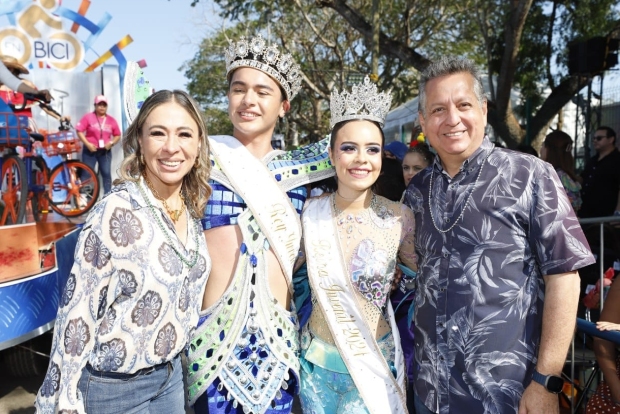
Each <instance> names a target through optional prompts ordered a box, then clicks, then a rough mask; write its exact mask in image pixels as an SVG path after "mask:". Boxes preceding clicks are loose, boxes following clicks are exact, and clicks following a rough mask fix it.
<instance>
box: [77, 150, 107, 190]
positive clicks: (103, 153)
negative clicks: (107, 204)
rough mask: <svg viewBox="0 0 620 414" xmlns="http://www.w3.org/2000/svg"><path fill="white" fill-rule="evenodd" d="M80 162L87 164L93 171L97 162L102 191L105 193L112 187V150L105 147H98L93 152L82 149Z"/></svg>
mask: <svg viewBox="0 0 620 414" xmlns="http://www.w3.org/2000/svg"><path fill="white" fill-rule="evenodd" d="M82 162H83V163H84V164H86V165H88V166H89V167H90V168H92V169H93V171H97V169H96V168H95V167H96V166H97V164H99V174H101V180H102V181H103V191H104V194H107V193H109V192H110V190H111V189H112V171H111V169H112V151H111V150H106V149H105V148H99V149H97V150H96V151H95V152H90V151H89V150H88V149H87V148H84V150H83V151H82Z"/></svg>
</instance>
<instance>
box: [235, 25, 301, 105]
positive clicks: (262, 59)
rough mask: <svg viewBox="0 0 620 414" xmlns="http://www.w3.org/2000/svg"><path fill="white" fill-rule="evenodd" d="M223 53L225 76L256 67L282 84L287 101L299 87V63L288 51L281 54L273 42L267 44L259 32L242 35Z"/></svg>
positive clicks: (295, 93)
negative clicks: (249, 36)
mask: <svg viewBox="0 0 620 414" xmlns="http://www.w3.org/2000/svg"><path fill="white" fill-rule="evenodd" d="M224 54H225V58H226V76H228V75H229V74H230V73H231V72H232V71H234V70H235V69H238V68H244V67H245V68H253V69H258V70H260V71H262V72H265V73H266V74H267V75H269V76H271V77H272V78H273V79H275V80H276V82H278V83H279V84H280V86H282V88H283V89H284V92H285V93H286V98H287V99H288V100H289V101H290V100H292V99H293V98H294V97H295V95H297V92H299V89H301V69H300V68H299V65H298V64H297V63H295V61H294V60H293V57H292V56H291V55H290V54H289V53H287V54H284V55H282V54H281V53H280V50H278V46H276V45H275V44H273V45H267V42H266V41H265V39H263V36H261V35H260V34H259V35H257V36H256V37H254V38H252V39H246V38H245V36H242V37H241V38H240V39H239V41H238V42H236V43H234V42H231V43H230V45H229V46H228V48H227V49H226V51H225V53H224Z"/></svg>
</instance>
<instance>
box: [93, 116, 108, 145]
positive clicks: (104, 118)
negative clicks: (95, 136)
mask: <svg viewBox="0 0 620 414" xmlns="http://www.w3.org/2000/svg"><path fill="white" fill-rule="evenodd" d="M95 115H96V114H95ZM95 117H96V118H97V123H98V124H99V139H103V127H104V126H105V121H106V120H107V119H108V117H107V116H105V115H104V117H103V124H102V123H101V122H100V121H99V115H96V116H95Z"/></svg>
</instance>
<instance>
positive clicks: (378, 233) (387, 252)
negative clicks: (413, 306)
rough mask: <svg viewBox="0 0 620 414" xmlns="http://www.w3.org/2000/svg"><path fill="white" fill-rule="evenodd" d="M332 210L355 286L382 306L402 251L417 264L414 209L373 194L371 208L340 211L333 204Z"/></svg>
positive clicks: (408, 261)
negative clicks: (414, 242)
mask: <svg viewBox="0 0 620 414" xmlns="http://www.w3.org/2000/svg"><path fill="white" fill-rule="evenodd" d="M333 197H334V196H333V195H332V200H333ZM332 209H333V212H334V224H335V226H336V229H337V233H338V236H339V239H340V247H341V251H342V253H343V256H344V257H343V259H344V261H345V264H346V266H347V269H348V270H349V275H350V278H351V282H352V284H353V286H355V287H356V288H357V290H358V292H359V293H360V294H361V295H362V296H363V297H364V298H365V299H366V300H368V301H369V302H371V303H373V304H374V305H375V306H376V307H377V308H379V309H383V308H384V307H385V304H386V302H387V299H388V297H389V293H390V289H391V285H392V280H393V279H394V270H395V268H396V260H397V256H398V254H399V250H401V252H400V253H401V256H402V259H403V260H404V261H405V262H407V263H409V264H412V265H415V252H414V250H413V231H414V222H413V214H412V213H411V210H410V209H409V208H408V207H405V206H404V205H402V204H400V203H394V202H391V201H389V200H387V199H385V198H383V197H378V196H373V198H372V201H371V203H370V207H369V208H368V209H366V210H365V211H363V212H362V213H361V214H358V215H354V214H346V213H343V212H340V211H339V210H338V209H337V208H336V206H335V204H334V203H332ZM401 246H402V248H401Z"/></svg>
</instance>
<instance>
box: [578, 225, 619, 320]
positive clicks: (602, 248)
mask: <svg viewBox="0 0 620 414" xmlns="http://www.w3.org/2000/svg"><path fill="white" fill-rule="evenodd" d="M608 223H619V224H620V216H609V217H593V218H584V219H580V220H579V224H581V227H583V225H584V224H598V225H599V228H600V232H599V234H600V239H599V249H600V253H599V268H600V269H599V270H600V284H601V287H600V288H601V289H603V286H604V273H605V269H604V265H603V262H604V259H605V237H604V227H605V224H608ZM619 231H620V227H619ZM592 253H594V252H592ZM604 296H605V295H603V294H601V304H600V309H601V310H602V309H603V304H604V302H605V297H604Z"/></svg>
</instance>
